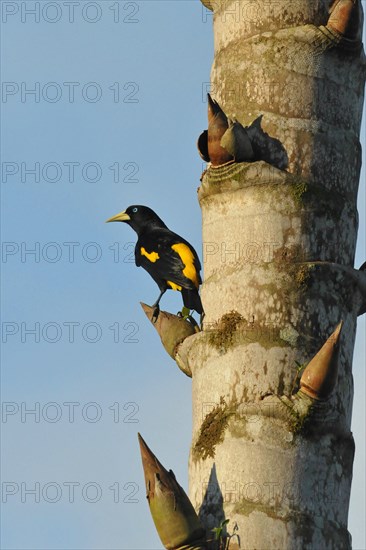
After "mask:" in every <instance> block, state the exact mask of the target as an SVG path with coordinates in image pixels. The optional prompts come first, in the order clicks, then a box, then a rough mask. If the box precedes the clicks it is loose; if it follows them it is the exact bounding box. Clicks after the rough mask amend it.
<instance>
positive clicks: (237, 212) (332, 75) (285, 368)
mask: <svg viewBox="0 0 366 550" xmlns="http://www.w3.org/2000/svg"><path fill="white" fill-rule="evenodd" d="M202 2H203V4H204V5H205V6H206V8H209V9H213V10H214V16H213V20H214V35H215V59H214V63H213V68H212V74H211V92H212V95H213V96H214V97H215V99H217V100H218V101H219V103H220V105H221V106H222V108H223V109H224V111H225V112H226V113H227V114H228V116H230V117H231V118H237V119H238V120H239V121H240V122H241V123H242V124H243V125H245V126H248V125H250V124H251V123H252V122H253V120H254V119H256V118H257V117H259V116H260V115H263V118H262V121H261V125H262V129H263V130H264V132H266V133H268V134H269V135H270V136H272V137H274V138H276V139H277V140H279V141H280V143H281V144H282V147H283V148H284V149H285V150H286V152H287V157H288V167H287V171H284V170H280V169H278V168H276V167H274V166H271V165H270V164H268V163H266V162H263V161H258V162H254V163H239V164H237V163H234V164H229V165H225V166H221V167H218V168H212V167H211V168H209V169H208V171H207V172H206V173H205V174H204V176H203V179H202V185H201V187H200V189H199V200H200V204H201V208H202V217H203V243H204V284H203V290H202V299H203V303H204V307H205V312H206V316H205V319H204V330H203V331H202V332H201V333H199V334H197V335H194V336H191V337H189V338H187V339H186V340H185V341H184V343H183V344H182V345H181V350H180V356H181V357H184V362H185V363H186V365H187V366H188V370H189V371H191V372H192V383H193V440H192V448H191V455H190V498H191V500H192V502H193V504H194V506H195V508H196V510H197V511H198V510H199V515H200V518H201V520H202V522H203V523H204V525H205V526H206V529H207V530H208V531H210V529H212V528H214V527H218V526H219V524H220V522H221V521H222V520H223V519H224V518H228V519H230V522H229V524H228V532H229V533H230V534H231V535H232V538H231V539H230V542H231V546H230V548H236V547H239V543H240V548H248V549H254V548H257V549H259V548H260V549H267V548H271V549H277V548H278V549H281V550H283V549H285V548H291V549H294V548H299V549H304V548H306V549H307V548H309V549H310V548H316V549H320V548H321V549H327V548H334V549H335V548H337V549H339V548H350V547H351V541H350V535H349V533H348V530H347V516H348V506H349V496H350V489H351V479H352V464H353V455H354V443H353V438H352V434H351V432H350V422H351V413H352V398H353V380H352V354H353V346H354V339H355V331H356V320H357V314H358V313H359V312H360V311H361V309H362V302H363V299H364V298H363V294H362V293H363V291H362V289H360V285H359V274H360V273H361V272H358V271H356V270H354V269H353V261H354V253H355V246H356V236H357V226H358V218H357V209H356V198H357V190H358V182H359V172H360V159H361V149H360V144H359V131H360V123H361V112H362V105H363V89H364V79H365V59H364V53H363V50H362V47H361V45H360V41H359V32H360V25H361V23H360V13H361V12H360V10H361V8H360V3H359V2H356V3H355V2H352V0H340V4H342V5H343V4H344V5H345V9H346V8H347V5H348V3H349V2H351V4H352V6H351V11H350V12H348V14H349V13H351V17H353V19H352V21H351V23H352V22H353V26H352V24H351V23H350V24H349V25H348V27H347V28H346V29H345V28H344V26H343V27H342V26H341V24H343V23H344V21H343V19H341V16H342V17H343V15H344V13H343V12H342V13H343V15H342V13H341V16H340V15H339V13H340V12H339V13H338V16H337V17H336V15H337V14H336V15H334V12H333V23H332V24H330V23H329V22H328V26H326V25H327V20H328V13H327V10H328V7H329V3H330V2H328V1H326V0H318V1H315V0H297V1H296V2H286V1H284V0H280V1H279V2H276V1H272V0H271V1H270V2H269V1H268V0H258V1H256V2H246V1H239V2H238V1H237V0H232V1H224V0H202ZM339 7H340V6H338V9H339ZM343 7H344V6H343ZM348 7H349V6H348ZM206 8H205V9H206ZM356 11H357V13H356ZM346 15H347V14H346ZM331 17H332V15H331ZM357 17H358V18H359V19H358V20H356V19H357ZM336 20H337V22H336V23H335V21H336ZM355 21H356V22H355ZM337 25H338V26H337ZM264 139H266V136H265V135H264ZM268 147H269V148H270V147H271V144H270V143H269V145H268ZM272 156H273V158H274V164H276V162H275V153H273V155H272ZM361 276H362V277H363V275H362V274H361ZM363 284H365V283H363ZM341 320H342V321H343V329H342V334H341V340H340V352H339V361H338V378H337V383H336V386H335V388H334V391H333V393H332V394H331V396H330V397H329V399H325V398H324V396H320V399H313V400H312V407H311V410H310V411H308V413H309V414H308V413H307V414H306V418H300V417H299V416H294V415H293V414H291V407H292V405H293V400H291V394H292V393H293V392H294V388H296V390H297V389H298V378H299V377H297V370H299V369H298V365H304V364H306V363H307V362H309V361H310V359H311V358H312V357H313V356H314V355H315V353H316V352H317V351H318V350H319V349H320V348H321V346H322V345H323V344H324V342H325V341H326V339H327V338H328V337H329V335H330V334H331V333H332V332H333V331H334V329H335V327H336V326H337V324H338V323H339V322H340V321H341ZM328 393H329V392H328ZM286 396H287V398H286ZM318 397H319V396H318ZM325 397H326V398H327V397H328V395H326V396H325ZM310 412H311V414H310ZM303 420H306V422H303ZM234 535H235V536H234Z"/></svg>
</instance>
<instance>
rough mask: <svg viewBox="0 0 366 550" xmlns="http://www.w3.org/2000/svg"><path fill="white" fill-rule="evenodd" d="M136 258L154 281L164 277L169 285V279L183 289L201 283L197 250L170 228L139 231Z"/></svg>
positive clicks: (191, 287) (137, 263)
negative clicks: (141, 232)
mask: <svg viewBox="0 0 366 550" xmlns="http://www.w3.org/2000/svg"><path fill="white" fill-rule="evenodd" d="M135 258H136V265H140V266H141V267H143V268H144V269H146V271H148V272H149V273H150V275H151V276H152V277H153V279H154V280H155V281H156V282H158V281H159V280H160V281H165V282H167V283H168V285H169V282H172V283H174V284H175V285H178V286H180V287H182V288H186V289H194V288H196V289H198V287H199V285H200V284H201V277H200V269H201V264H200V261H199V259H198V256H197V253H196V251H195V250H194V248H193V247H192V246H191V245H190V244H189V243H188V242H187V241H186V240H185V239H183V238H182V237H180V236H179V235H177V234H176V233H173V232H172V231H170V230H169V229H165V228H154V229H152V230H151V231H149V232H146V233H144V234H143V235H141V236H140V238H139V240H138V241H137V244H136V249H135ZM158 284H159V283H158ZM169 286H172V285H169Z"/></svg>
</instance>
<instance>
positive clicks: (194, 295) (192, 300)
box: [182, 288, 203, 315]
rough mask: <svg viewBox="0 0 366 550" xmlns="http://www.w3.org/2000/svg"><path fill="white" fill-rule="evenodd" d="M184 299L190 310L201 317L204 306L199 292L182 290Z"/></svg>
mask: <svg viewBox="0 0 366 550" xmlns="http://www.w3.org/2000/svg"><path fill="white" fill-rule="evenodd" d="M182 297H183V303H184V305H185V306H186V307H187V308H188V309H194V310H195V311H197V313H199V314H200V315H201V314H202V313H203V306H202V302H201V298H200V295H199V294H198V290H196V289H188V288H182Z"/></svg>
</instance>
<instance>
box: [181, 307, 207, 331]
mask: <svg viewBox="0 0 366 550" xmlns="http://www.w3.org/2000/svg"><path fill="white" fill-rule="evenodd" d="M177 317H181V318H182V319H184V321H189V322H190V323H191V325H192V326H193V327H194V329H195V331H196V332H200V330H201V329H200V327H199V325H198V323H197V321H196V319H195V318H194V317H192V315H191V310H190V309H188V308H187V307H185V306H184V307H183V308H182V311H178V313H177Z"/></svg>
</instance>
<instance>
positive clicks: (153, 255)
mask: <svg viewBox="0 0 366 550" xmlns="http://www.w3.org/2000/svg"><path fill="white" fill-rule="evenodd" d="M140 251H141V255H142V256H146V258H147V259H148V260H150V262H152V263H155V262H156V260H158V259H159V258H160V256H159V254H158V253H157V252H146V250H145V248H144V247H143V246H142V247H141V248H140Z"/></svg>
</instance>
